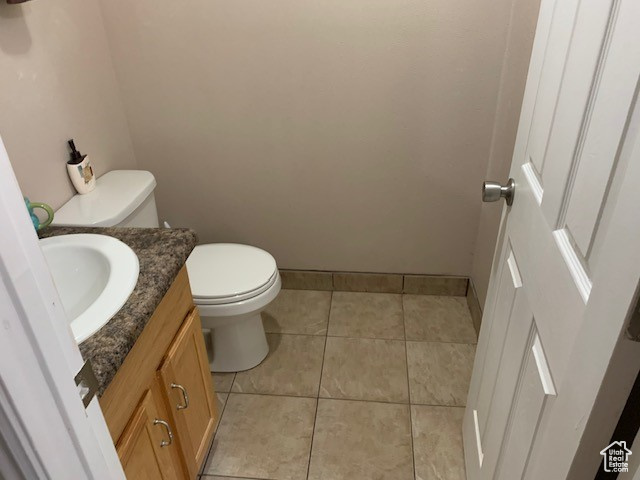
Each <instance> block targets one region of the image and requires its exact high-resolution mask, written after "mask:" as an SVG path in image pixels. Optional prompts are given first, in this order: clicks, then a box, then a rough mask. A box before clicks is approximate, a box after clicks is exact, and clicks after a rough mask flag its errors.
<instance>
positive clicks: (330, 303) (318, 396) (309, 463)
mask: <svg viewBox="0 0 640 480" xmlns="http://www.w3.org/2000/svg"><path fill="white" fill-rule="evenodd" d="M331 279H332V280H333V275H332V276H331ZM332 306H333V291H331V295H330V296H329V313H328V314H327V330H326V333H327V335H325V337H324V348H323V349H322V365H321V366H320V381H319V382H318V390H317V392H316V395H317V396H316V412H315V414H314V416H313V428H312V430H311V444H310V445H309V461H308V462H307V476H306V478H307V480H309V474H310V473H311V454H312V453H313V440H314V439H315V437H316V422H317V420H318V406H319V405H320V385H322V375H323V374H324V358H325V355H326V353H327V340H328V339H329V335H328V334H329V321H330V320H331V307H332Z"/></svg>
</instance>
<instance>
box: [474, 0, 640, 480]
mask: <svg viewBox="0 0 640 480" xmlns="http://www.w3.org/2000/svg"><path fill="white" fill-rule="evenodd" d="M639 73H640V2H639V1H638V0H581V1H580V0H543V1H542V4H541V10H540V16H539V21H538V27H537V31H536V38H535V41H534V47H533V53H532V58H531V63H530V67H529V75H528V79H527V86H526V90H525V97H524V103H523V107H522V113H521V118H520V124H519V130H518V136H517V140H516V147H515V151H514V156H513V163H512V167H511V177H513V178H514V179H515V183H516V189H515V198H514V202H513V206H512V207H508V208H507V207H505V210H504V214H503V223H502V226H501V232H500V242H499V247H498V249H497V250H496V257H495V258H494V265H493V271H492V278H491V284H490V288H489V295H488V299H487V304H486V309H485V314H484V317H483V322H482V328H481V332H480V339H479V343H478V350H477V355H476V361H475V364H474V370H473V376H472V380H471V385H470V389H469V397H468V402H467V409H466V412H465V418H464V425H463V437H464V447H465V462H466V467H467V477H468V479H469V480H476V479H505V480H515V479H521V478H526V479H534V480H542V479H545V480H546V479H549V480H555V479H565V478H580V479H588V478H593V474H594V473H595V469H597V467H598V465H599V462H600V460H601V457H600V455H599V453H598V452H599V449H601V448H604V447H605V446H606V445H607V444H608V439H609V436H610V435H611V431H612V429H613V426H614V425H615V419H616V416H617V414H619V412H620V410H619V404H620V403H621V402H622V403H624V394H625V392H624V388H619V389H611V388H610V389H604V388H603V389H602V390H601V386H602V385H606V382H607V380H606V379H607V378H614V377H615V378H618V379H627V378H631V382H632V381H633V377H635V373H636V372H637V371H638V367H639V364H638V362H640V351H638V347H637V344H634V343H632V342H630V341H628V340H626V339H625V337H624V330H625V322H626V319H627V316H628V312H629V308H630V306H631V305H632V303H633V302H634V299H635V295H636V288H637V286H638V280H639V277H640V144H639V141H638V131H639V128H640V108H638V102H637V89H638V78H639ZM622 358H624V361H623V360H621V359H622ZM610 364H611V365H610ZM620 364H622V365H620ZM612 365H613V366H616V365H617V366H619V368H620V370H619V371H618V372H611V371H610V373H611V375H609V376H607V375H606V373H607V368H610V369H611V368H612ZM616 375H618V377H616ZM625 381H626V380H625ZM607 395H608V397H607ZM603 405H604V406H603ZM594 432H595V433H594ZM602 438H604V442H605V443H600V442H601V441H603V440H602ZM592 443H593V444H594V445H591V444H592ZM597 447H599V448H597ZM638 454H640V452H638Z"/></svg>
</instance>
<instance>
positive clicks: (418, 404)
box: [221, 392, 466, 408]
mask: <svg viewBox="0 0 640 480" xmlns="http://www.w3.org/2000/svg"><path fill="white" fill-rule="evenodd" d="M221 393H227V392H221ZM229 393H230V394H231V393H233V394H234V395H256V396H264V397H285V398H306V399H308V400H316V399H319V400H335V401H338V402H364V403H381V404H384V405H412V406H418V407H442V408H465V407H466V405H445V404H442V403H415V402H414V403H408V402H390V401H388V400H370V399H366V398H340V397H323V396H319V397H312V396H309V395H292V394H290V393H286V394H285V393H263V392H229Z"/></svg>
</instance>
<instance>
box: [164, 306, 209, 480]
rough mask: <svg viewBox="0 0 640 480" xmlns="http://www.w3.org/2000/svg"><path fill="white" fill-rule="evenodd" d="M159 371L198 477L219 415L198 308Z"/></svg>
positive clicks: (187, 457) (189, 466)
mask: <svg viewBox="0 0 640 480" xmlns="http://www.w3.org/2000/svg"><path fill="white" fill-rule="evenodd" d="M159 373H160V379H161V381H162V385H163V389H164V394H165V397H166V400H167V403H168V405H169V406H170V408H169V411H170V416H171V419H172V420H173V422H174V424H175V425H176V435H177V437H178V439H179V443H180V446H181V448H182V454H183V456H184V459H185V462H186V466H187V470H188V471H189V474H190V476H191V477H192V478H195V477H196V475H197V474H198V469H199V468H200V466H201V465H202V463H203V462H204V458H205V456H206V454H207V450H208V448H209V445H210V444H211V438H212V437H213V433H214V429H215V424H216V421H217V419H218V410H217V405H216V401H215V391H214V389H213V380H212V379H211V372H210V371H209V363H208V361H207V351H206V347H205V345H204V339H203V338H202V325H201V323H200V314H199V313H198V309H197V308H194V309H193V310H192V311H191V313H190V314H189V315H188V316H187V318H186V319H185V321H184V323H183V325H182V327H181V328H180V331H179V332H178V334H177V335H176V338H175V339H174V341H173V343H172V345H171V347H169V350H168V351H167V354H166V357H165V359H164V362H163V364H162V366H161V367H160V372H159Z"/></svg>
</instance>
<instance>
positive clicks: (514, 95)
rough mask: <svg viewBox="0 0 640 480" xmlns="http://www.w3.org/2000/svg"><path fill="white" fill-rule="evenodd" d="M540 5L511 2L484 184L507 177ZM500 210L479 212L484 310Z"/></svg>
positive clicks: (478, 270) (478, 276) (535, 0)
mask: <svg viewBox="0 0 640 480" xmlns="http://www.w3.org/2000/svg"><path fill="white" fill-rule="evenodd" d="M539 5H540V0H513V6H512V15H511V22H510V28H509V36H508V40H507V48H506V51H505V56H504V63H503V66H502V78H501V82H500V95H499V97H498V105H497V109H496V116H495V123H494V127H493V138H492V142H491V152H490V155H489V163H488V165H487V172H486V175H485V178H486V179H487V180H496V181H499V182H501V183H504V182H505V181H506V180H507V178H508V177H509V169H510V168H511V156H512V155H513V148H514V144H515V140H516V132H517V129H518V121H519V118H520V107H521V105H522V96H523V94H524V86H525V83H526V77H527V70H528V67H529V57H530V56H531V47H532V45H533V37H534V34H535V27H536V22H537V19H538V8H539ZM502 207H503V203H502V202H500V203H484V204H482V207H481V210H480V224H479V227H478V235H477V238H476V246H475V252H474V258H473V268H472V271H471V278H472V279H473V282H474V285H475V287H476V292H477V294H478V299H479V301H480V305H482V307H483V308H484V303H485V300H486V296H487V289H488V287H489V278H490V275H491V263H492V260H493V253H494V249H495V246H496V240H497V235H498V228H499V226H500V217H501V212H502Z"/></svg>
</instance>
